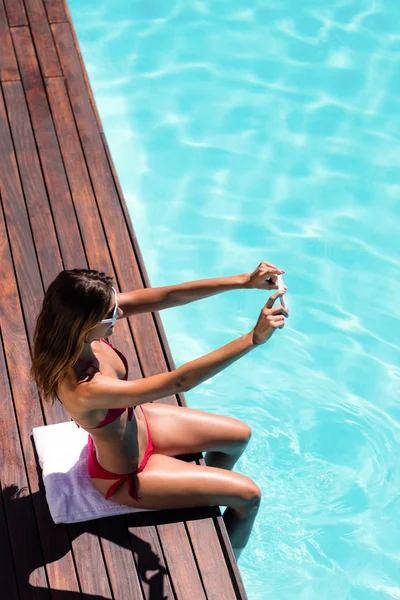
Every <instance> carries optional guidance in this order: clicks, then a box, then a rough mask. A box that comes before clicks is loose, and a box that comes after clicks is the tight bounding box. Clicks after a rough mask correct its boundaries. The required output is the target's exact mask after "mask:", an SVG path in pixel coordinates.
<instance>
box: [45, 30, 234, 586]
mask: <svg viewBox="0 0 400 600" xmlns="http://www.w3.org/2000/svg"><path fill="white" fill-rule="evenodd" d="M52 30H53V33H54V37H55V41H56V46H57V50H58V53H59V56H60V60H61V64H62V68H63V72H64V74H65V76H66V78H67V83H68V92H69V95H70V98H71V104H72V107H73V110H74V114H75V118H76V121H77V123H78V127H79V131H80V133H81V140H82V145H83V149H84V152H85V156H86V161H87V164H88V168H89V172H90V174H91V177H92V184H93V187H94V189H95V193H96V197H97V199H98V202H99V206H100V210H101V212H102V214H105V213H107V210H108V209H109V208H108V207H109V206H110V205H112V206H115V208H114V209H113V214H114V225H113V229H114V230H115V231H118V232H119V236H118V244H115V250H114V251H113V247H112V237H114V235H113V232H112V231H110V232H107V239H108V240H109V243H110V248H111V252H112V253H113V255H114V264H115V265H116V272H118V266H120V273H121V275H120V280H121V278H122V277H124V273H126V269H127V268H131V265H132V261H130V262H129V263H127V264H126V266H125V269H124V266H123V264H122V263H121V265H118V262H119V259H118V256H119V255H120V254H121V249H122V248H121V246H122V242H124V243H126V245H127V247H128V248H129V243H127V242H126V241H125V240H124V239H123V238H122V236H121V232H122V231H123V230H124V228H123V225H122V224H120V223H119V222H118V220H117V223H115V215H116V214H117V213H118V210H117V206H118V205H117V204H115V205H114V203H115V200H116V190H115V184H114V185H111V182H110V171H109V170H107V168H106V167H107V163H106V162H105V158H107V157H106V155H105V154H104V153H101V152H99V149H98V138H99V135H98V130H97V128H96V124H95V120H94V116H93V113H92V111H91V110H90V105H89V103H88V102H87V95H86V93H85V89H84V88H85V81H84V79H83V77H82V75H81V74H80V72H79V63H78V60H77V56H76V51H75V49H74V43H73V37H72V35H71V31H70V28H69V25H68V24H66V23H63V24H56V25H52ZM111 175H112V174H111ZM112 183H114V182H113V181H112ZM113 188H114V189H113ZM103 197H105V198H107V205H105V204H103V203H102V202H101V201H100V199H102V198H103ZM103 220H104V222H105V226H106V225H107V221H108V218H107V215H106V214H105V217H104V219H103ZM117 247H118V249H117ZM135 277H136V280H137V279H138V278H139V277H140V273H135ZM125 279H127V278H126V276H125ZM138 316H144V315H138ZM149 329H150V330H151V325H150V324H147V328H146V334H144V333H143V330H139V328H138V331H137V333H136V332H135V341H136V345H137V348H138V355H139V357H140V360H141V364H142V365H143V370H144V372H145V376H147V375H150V374H152V372H154V368H155V367H154V364H155V362H156V361H157V366H158V365H160V369H159V370H158V371H157V372H159V371H160V370H165V360H164V356H163V353H162V350H161V347H160V344H159V340H158V338H156V339H154V336H156V331H155V328H154V325H153V328H152V329H153V333H152V343H151V345H150V344H149V336H148V333H147V332H148V331H149ZM144 339H145V340H146V342H147V343H148V345H149V347H151V356H150V355H149V354H147V355H146V353H143V354H141V353H140V350H141V347H140V345H141V340H144ZM182 525H183V524H182V523H176V524H174V526H173V527H172V526H171V524H169V525H168V526H166V527H161V528H160V527H159V528H158V532H159V535H160V538H161V540H162V541H163V542H164V543H163V546H164V544H165V547H166V548H167V549H168V552H169V569H170V570H171V572H172V571H173V576H175V577H176V578H177V579H176V581H175V580H174V587H175V590H176V589H177V588H178V589H180V590H183V589H184V588H185V586H186V579H185V578H186V575H187V572H188V571H187V569H188V556H190V552H189V554H188V555H185V556H186V560H185V569H186V571H185V572H182V571H181V567H180V564H181V558H182V556H181V555H180V553H179V550H178V549H180V550H181V549H182V547H184V546H185V543H184V542H182V536H184V537H185V539H187V540H188V539H189V538H187V537H186V536H187V532H186V530H182V529H181V527H182ZM208 527H209V530H208V533H209V535H210V536H211V537H210V538H209V539H207V542H206V543H205V544H204V546H203V548H200V546H199V545H197V546H196V548H197V551H198V552H199V553H202V550H204V552H203V554H204V555H205V556H209V555H210V553H209V548H210V543H211V544H212V545H215V547H218V548H219V550H220V544H219V539H218V536H217V533H216V530H215V525H214V523H213V521H212V519H209V522H208ZM172 538H173V539H174V543H173V544H171V539H172ZM210 540H212V541H211V542H210ZM185 547H186V550H188V549H189V548H190V547H189V546H188V545H186V546H185ZM196 559H198V557H197V556H196ZM200 560H204V559H200ZM223 564H224V568H222V575H221V581H222V588H223V590H224V592H226V590H227V589H230V592H229V593H231V592H232V593H233V589H232V585H231V582H230V574H229V570H228V567H227V565H225V563H223ZM190 575H191V580H192V581H193V582H195V581H199V579H198V576H197V572H196V571H195V569H194V568H193V571H192V572H191V574H190ZM208 585H209V586H210V593H211V590H214V589H215V582H214V581H211V580H210V581H208ZM200 587H201V586H200V581H199V586H198V587H197V589H196V590H195V593H196V594H200V593H201V592H200ZM208 592H209V590H207V593H208ZM215 593H216V592H215ZM232 597H234V596H232Z"/></svg>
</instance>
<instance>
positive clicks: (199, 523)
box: [0, 0, 247, 600]
mask: <svg viewBox="0 0 400 600" xmlns="http://www.w3.org/2000/svg"><path fill="white" fill-rule="evenodd" d="M110 1H111V0H110ZM0 79H1V93H0V193H1V198H0V200H1V202H0V261H1V262H0V267H1V268H0V334H1V335H0V384H1V389H2V394H1V399H0V431H1V436H2V437H1V444H0V452H1V454H0V456H1V463H0V464H1V471H0V475H1V497H0V500H1V501H0V552H1V555H0V564H1V589H0V597H1V598H4V600H18V599H28V598H29V599H31V598H32V599H33V598H35V599H43V598H55V599H57V600H64V599H67V598H68V599H69V600H70V599H71V600H73V599H75V598H116V599H119V600H130V599H134V600H136V599H142V598H148V599H151V600H159V599H160V600H161V599H172V598H178V599H181V600H192V599H193V600H202V599H208V600H211V599H215V600H230V599H234V598H235V599H236V598H247V596H246V593H245V590H244V586H243V582H242V579H241V577H240V573H239V570H238V566H237V563H236V561H235V558H234V556H233V553H232V548H231V545H230V542H229V539H228V536H227V533H226V529H225V526H224V523H223V519H222V516H221V512H220V510H219V508H218V507H208V508H205V509H204V508H199V509H190V510H188V509H186V510H174V511H160V512H156V513H153V512H151V513H147V514H146V513H138V514H136V515H127V516H122V517H121V516H119V517H108V518H105V519H97V520H92V521H88V522H87V523H79V524H73V525H72V524H71V525H55V524H54V523H53V521H52V519H51V517H50V513H49V510H48V506H47V502H46V499H45V494H44V488H43V482H42V479H41V472H40V468H39V465H38V460H37V456H36V453H35V448H34V444H33V438H32V435H31V434H32V428H33V427H37V426H41V425H44V424H52V423H59V422H62V421H68V420H69V416H68V414H67V413H66V412H65V411H64V409H63V407H62V406H61V404H60V403H57V404H55V405H54V407H50V406H49V405H48V404H47V403H44V402H42V401H41V399H40V398H39V396H38V393H37V389H36V386H35V385H34V384H33V383H32V381H31V380H30V377H29V369H30V366H31V348H32V340H33V331H34V325H35V319H36V316H37V314H38V313H39V310H40V307H41V303H42V299H43V294H44V291H45V290H46V289H47V287H48V286H49V284H50V283H51V282H52V281H53V279H54V278H55V277H56V276H57V274H58V273H59V272H60V271H62V270H63V269H74V268H90V269H97V270H101V271H104V272H106V273H107V274H109V275H112V276H113V277H114V278H115V281H116V282H117V286H116V287H117V289H118V291H128V290H133V289H135V288H138V287H149V286H150V283H149V279H148V276H147V273H146V269H145V266H144V263H143V259H142V256H141V253H140V249H139V246H138V243H137V240H136V237H135V233H134V230H133V226H132V223H131V221H130V216H129V214H128V211H127V207H126V204H125V200H124V198H123V195H122V192H121V188H120V186H119V183H118V178H117V175H116V173H115V168H114V166H113V163H112V159H111V156H110V153H109V150H108V147H107V142H106V139H105V136H104V132H103V130H102V126H101V122H100V119H99V116H98V114H97V110H96V106H95V103H94V99H93V95H92V93H91V90H90V87H89V84H88V79H87V75H86V71H85V68H84V65H83V62H82V58H81V55H80V53H79V48H78V44H77V40H76V36H75V33H74V30H73V27H72V24H71V19H70V15H69V12H68V7H67V6H66V5H65V4H64V2H63V1H62V0H44V1H43V0H0ZM133 160H134V157H133ZM133 218H134V215H133ZM112 341H113V344H114V345H115V346H116V347H117V348H119V349H120V350H121V351H122V352H123V353H124V354H125V355H126V357H127V360H128V363H129V373H130V376H131V377H132V378H139V377H147V376H149V375H153V374H155V373H160V372H161V371H166V370H167V369H169V370H172V369H174V368H175V367H174V363H173V360H172V357H171V354H170V351H169V348H168V343H167V340H166V337H165V333H164V330H163V327H162V323H161V319H160V317H159V314H158V313H152V314H144V315H137V316H135V317H131V318H129V319H126V320H123V321H121V322H120V325H119V326H118V327H117V328H116V330H115V334H114V335H113V339H112ZM160 402H166V403H170V404H181V405H186V401H185V398H184V397H183V395H179V396H177V397H175V396H174V397H168V398H165V399H162V400H160ZM182 458H183V459H185V460H188V461H195V462H196V463H198V464H204V459H203V457H202V455H201V454H198V455H192V456H185V457H182ZM19 490H21V493H20V494H19V495H17V496H15V493H16V492H18V491H19Z"/></svg>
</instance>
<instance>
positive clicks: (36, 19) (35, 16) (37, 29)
mask: <svg viewBox="0 0 400 600" xmlns="http://www.w3.org/2000/svg"><path fill="white" fill-rule="evenodd" d="M25 6H26V11H27V13H28V19H29V26H30V28H31V31H32V35H33V40H34V42H35V48H36V51H37V55H38V58H39V63H40V67H41V70H42V74H43V77H57V76H60V75H62V72H61V67H60V63H59V62H58V57H57V52H56V49H55V46H54V40H53V36H52V34H51V30H50V25H49V22H48V20H47V14H46V11H45V9H44V6H43V2H42V0H25Z"/></svg>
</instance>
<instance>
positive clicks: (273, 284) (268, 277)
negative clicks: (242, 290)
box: [246, 261, 288, 290]
mask: <svg viewBox="0 0 400 600" xmlns="http://www.w3.org/2000/svg"><path fill="white" fill-rule="evenodd" d="M284 272H285V271H284V270H283V269H278V267H276V266H275V265H272V264H271V263H269V262H265V261H263V262H261V263H260V264H259V265H258V267H257V268H256V269H255V271H253V273H251V274H250V276H249V279H248V281H247V284H246V288H248V289H249V288H250V289H257V290H277V289H278V284H277V279H278V275H282V273H284ZM285 289H286V290H287V289H288V288H287V287H286V286H285Z"/></svg>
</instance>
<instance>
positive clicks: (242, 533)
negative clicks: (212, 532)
mask: <svg viewBox="0 0 400 600" xmlns="http://www.w3.org/2000/svg"><path fill="white" fill-rule="evenodd" d="M259 507H260V498H255V499H254V501H253V502H252V504H251V505H250V506H249V507H248V509H247V510H246V511H245V512H240V511H238V510H236V509H235V508H231V507H228V508H226V509H225V512H224V514H223V516H222V518H223V519H224V523H225V527H226V530H227V532H228V535H229V539H230V542H231V544H232V549H233V553H234V555H235V558H236V560H238V559H239V556H240V555H241V553H242V551H243V549H244V548H245V546H246V544H247V542H248V541H249V537H250V534H251V531H252V529H253V524H254V521H255V518H256V516H257V513H258V509H259Z"/></svg>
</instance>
